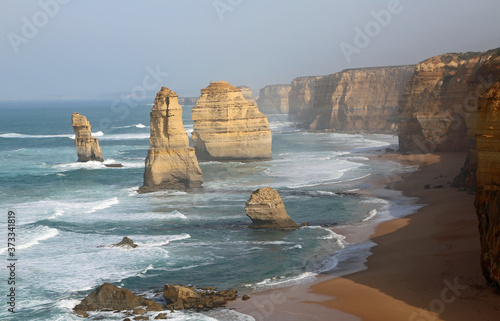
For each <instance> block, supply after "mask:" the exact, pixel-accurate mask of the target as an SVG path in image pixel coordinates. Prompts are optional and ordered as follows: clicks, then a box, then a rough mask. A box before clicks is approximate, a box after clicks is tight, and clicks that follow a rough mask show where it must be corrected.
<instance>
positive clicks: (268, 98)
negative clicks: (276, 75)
mask: <svg viewBox="0 0 500 321" xmlns="http://www.w3.org/2000/svg"><path fill="white" fill-rule="evenodd" d="M291 89H292V86H291V85H270V86H266V87H264V88H262V89H261V90H260V93H259V99H257V106H259V110H260V111H261V112H263V113H264V114H266V115H269V114H278V113H281V114H288V110H289V106H288V94H289V93H290V90H291Z"/></svg>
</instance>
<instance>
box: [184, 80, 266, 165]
mask: <svg viewBox="0 0 500 321" xmlns="http://www.w3.org/2000/svg"><path fill="white" fill-rule="evenodd" d="M192 118H193V120H194V132H193V135H192V139H193V146H194V148H195V150H196V155H197V157H198V159H200V160H256V159H269V158H271V157H272V154H271V144H272V137H271V130H270V128H269V121H268V120H267V117H266V115H264V114H262V113H261V112H259V110H258V108H257V106H256V105H254V104H252V103H249V102H248V101H247V100H246V99H245V98H244V97H243V94H242V93H241V90H239V89H238V88H236V87H234V86H231V85H230V84H229V83H228V82H226V81H217V82H214V83H211V84H210V85H209V86H208V87H206V88H204V89H202V90H201V96H200V98H199V99H198V102H197V103H196V106H195V107H194V108H193V113H192Z"/></svg>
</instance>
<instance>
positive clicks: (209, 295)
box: [163, 284, 237, 311]
mask: <svg viewBox="0 0 500 321" xmlns="http://www.w3.org/2000/svg"><path fill="white" fill-rule="evenodd" d="M163 294H164V297H165V301H167V308H169V309H172V310H185V309H195V310H198V311H199V310H206V309H214V308H219V307H222V306H225V305H226V304H227V302H228V301H231V300H235V299H236V295H237V291H236V290H224V291H220V292H217V291H216V290H202V289H194V288H193V287H184V286H180V285H171V284H166V285H165V286H164V291H163Z"/></svg>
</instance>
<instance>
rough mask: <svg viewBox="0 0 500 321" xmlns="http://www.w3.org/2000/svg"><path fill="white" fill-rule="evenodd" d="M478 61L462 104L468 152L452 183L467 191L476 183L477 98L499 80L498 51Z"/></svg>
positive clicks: (499, 53) (499, 58)
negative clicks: (478, 63) (477, 66)
mask: <svg viewBox="0 0 500 321" xmlns="http://www.w3.org/2000/svg"><path fill="white" fill-rule="evenodd" d="M480 60H481V61H480V67H479V68H478V69H477V71H475V72H474V74H473V76H472V77H471V79H470V80H469V81H468V83H469V85H468V93H467V97H466V99H465V100H464V102H463V106H464V109H465V123H466V125H467V138H468V145H469V152H468V155H467V159H466V161H465V165H464V167H463V168H462V169H461V171H460V174H459V175H458V176H457V177H456V178H455V179H454V181H453V185H454V186H456V187H464V188H466V189H469V190H475V189H476V182H477V179H476V171H477V149H476V125H477V102H478V98H479V96H480V95H481V94H483V93H484V92H485V91H486V90H487V89H488V88H490V87H491V86H492V85H493V84H494V83H495V82H496V81H497V80H499V79H500V50H492V51H490V52H487V53H485V54H483V55H482V57H481V58H480Z"/></svg>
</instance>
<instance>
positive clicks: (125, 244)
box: [112, 236, 138, 249]
mask: <svg viewBox="0 0 500 321" xmlns="http://www.w3.org/2000/svg"><path fill="white" fill-rule="evenodd" d="M112 246H116V247H123V248H127V249H135V248H136V247H137V246H138V245H137V244H135V243H134V241H132V240H131V239H129V238H128V237H126V236H125V237H124V238H123V239H122V241H121V242H119V243H116V244H113V245H112Z"/></svg>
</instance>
